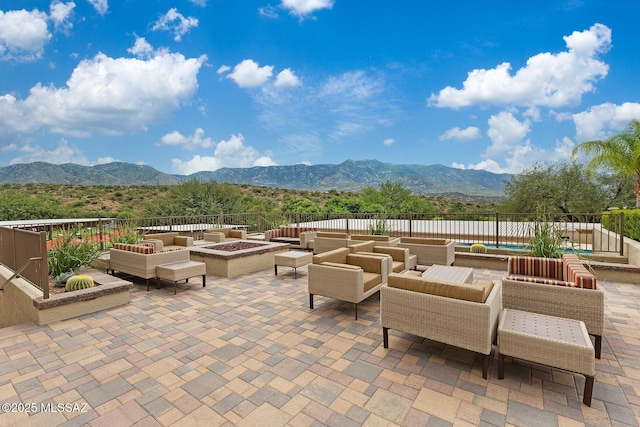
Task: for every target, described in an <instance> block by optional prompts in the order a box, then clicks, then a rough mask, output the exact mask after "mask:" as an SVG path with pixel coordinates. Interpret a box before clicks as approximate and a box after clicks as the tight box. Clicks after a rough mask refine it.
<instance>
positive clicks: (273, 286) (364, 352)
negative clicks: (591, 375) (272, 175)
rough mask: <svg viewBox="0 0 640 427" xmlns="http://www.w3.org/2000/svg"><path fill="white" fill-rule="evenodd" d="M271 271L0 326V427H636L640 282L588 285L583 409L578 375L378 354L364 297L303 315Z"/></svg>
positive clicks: (475, 359)
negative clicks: (595, 293) (597, 324)
mask: <svg viewBox="0 0 640 427" xmlns="http://www.w3.org/2000/svg"><path fill="white" fill-rule="evenodd" d="M283 270H284V271H282V272H281V273H280V274H279V275H278V276H274V275H273V271H272V270H271V269H269V270H264V271H261V272H257V273H254V274H249V275H245V276H242V277H237V278H231V279H226V278H218V277H213V276H209V277H207V287H206V288H202V287H201V282H199V281H198V280H197V279H192V280H190V285H184V284H179V285H178V294H177V295H176V296H174V295H173V288H172V286H170V284H169V283H168V282H167V283H165V286H164V287H163V288H162V289H160V290H157V289H154V288H153V287H152V289H151V291H150V292H146V286H144V284H143V283H142V282H140V283H138V284H137V285H136V286H135V287H134V289H133V290H132V292H131V303H129V304H127V305H124V306H121V307H117V308H114V309H110V310H105V311H102V312H98V313H94V314H91V315H85V316H82V317H79V318H76V319H71V320H67V321H62V322H56V323H53V324H50V325H47V326H35V325H33V324H22V325H17V326H13V327H10V328H5V329H2V330H0V402H1V403H4V404H10V405H9V408H10V409H18V407H19V405H18V404H22V405H27V407H28V408H30V409H31V410H35V413H30V414H27V413H25V412H9V413H7V412H4V413H0V425H2V426H10V425H16V426H29V425H33V426H47V427H49V426H56V425H69V426H74V425H90V426H109V427H113V426H128V425H135V426H155V425H163V426H169V425H175V426H190V425H194V426H322V425H327V426H360V425H371V426H396V425H397V426H446V425H456V426H466V425H469V426H471V425H485V426H489V425H496V426H502V425H532V426H534V425H535V426H539V425H545V426H563V427H564V426H580V425H589V426H591V425H593V426H622V425H638V420H640V286H637V285H632V284H623V283H613V282H608V281H601V282H598V286H601V287H602V289H603V290H604V292H605V335H604V339H603V349H602V359H600V360H598V359H596V369H597V375H596V383H595V388H594V394H593V402H592V407H587V406H585V405H583V404H582V402H581V395H580V394H581V393H582V389H583V385H584V377H582V376H580V375H573V374H571V373H567V372H564V371H559V370H555V369H551V368H547V367H543V366H536V365H534V366H532V365H530V364H527V363H525V362H519V361H517V360H516V361H512V360H511V359H510V358H507V364H506V366H505V374H506V375H505V379H504V380H498V378H497V361H495V360H494V361H493V362H492V364H491V369H490V373H489V379H488V380H484V379H483V378H482V372H481V370H482V368H481V358H480V357H479V356H476V355H475V354H473V353H471V352H468V351H465V350H461V349H457V348H454V347H450V346H445V345H442V344H439V343H436V342H433V341H428V340H424V339H422V338H419V337H415V336H411V335H408V334H403V333H399V332H397V331H391V334H390V338H389V341H390V343H389V344H390V346H389V349H384V348H383V346H382V330H381V328H380V323H379V300H378V296H377V295H374V296H373V297H371V298H369V299H368V300H366V301H365V302H363V303H361V304H360V305H359V315H358V320H357V321H356V320H354V311H353V305H351V304H347V303H343V302H340V301H337V300H332V299H329V298H324V297H317V298H316V304H315V307H316V308H315V309H314V310H310V309H309V307H308V294H307V268H306V267H302V268H300V269H298V278H297V279H294V275H293V272H292V271H291V274H289V271H287V269H283ZM504 274H505V273H504V272H500V271H491V270H483V269H474V277H475V278H476V279H482V278H496V279H499V278H501V277H502V276H503V275H504ZM11 404H14V405H11ZM47 404H50V405H49V406H48V407H47V406H46V405H47ZM57 404H67V406H64V405H62V406H56V405H57ZM42 405H44V408H43V406H42ZM2 408H3V409H6V408H7V405H4V406H2ZM47 408H48V409H49V411H47V412H45V411H44V409H47Z"/></svg>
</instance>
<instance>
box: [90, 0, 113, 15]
mask: <svg viewBox="0 0 640 427" xmlns="http://www.w3.org/2000/svg"><path fill="white" fill-rule="evenodd" d="M87 1H88V2H89V3H90V4H91V6H93V8H94V9H95V10H96V12H98V13H99V14H100V15H104V14H105V13H107V11H108V10H109V4H108V3H107V0H87Z"/></svg>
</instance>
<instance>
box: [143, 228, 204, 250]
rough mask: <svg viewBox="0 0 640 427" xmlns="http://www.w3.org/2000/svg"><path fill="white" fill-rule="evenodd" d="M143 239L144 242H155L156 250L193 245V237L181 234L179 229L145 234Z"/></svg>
mask: <svg viewBox="0 0 640 427" xmlns="http://www.w3.org/2000/svg"><path fill="white" fill-rule="evenodd" d="M142 239H143V240H142V243H153V246H154V250H155V251H156V252H158V251H163V250H167V249H180V248H183V247H187V246H193V237H189V236H181V235H180V233H178V232H177V231H169V232H166V233H153V234H145V235H143V236H142Z"/></svg>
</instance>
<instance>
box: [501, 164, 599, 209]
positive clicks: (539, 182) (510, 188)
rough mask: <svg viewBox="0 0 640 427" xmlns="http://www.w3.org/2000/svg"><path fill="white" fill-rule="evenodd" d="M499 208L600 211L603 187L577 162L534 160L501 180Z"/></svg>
mask: <svg viewBox="0 0 640 427" xmlns="http://www.w3.org/2000/svg"><path fill="white" fill-rule="evenodd" d="M505 196H506V198H505V201H504V202H503V204H502V210H503V211H505V212H514V213H534V212H536V211H537V210H538V209H542V210H543V211H544V212H546V213H565V214H567V213H589V212H600V211H602V210H603V209H604V208H605V207H607V199H606V196H605V192H604V190H603V186H602V185H600V184H599V183H598V182H596V181H595V180H594V179H593V178H592V177H589V176H587V174H586V173H585V170H584V167H583V165H581V164H580V163H577V162H563V163H553V164H545V163H536V164H535V165H533V166H532V167H531V168H529V169H527V170H524V171H523V172H522V173H520V174H519V175H515V176H513V177H511V179H510V180H509V181H507V182H506V183H505Z"/></svg>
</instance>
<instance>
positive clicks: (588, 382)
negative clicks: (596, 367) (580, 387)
mask: <svg viewBox="0 0 640 427" xmlns="http://www.w3.org/2000/svg"><path fill="white" fill-rule="evenodd" d="M584 378H585V382H584V392H583V394H584V396H583V397H582V403H584V404H585V405H587V406H591V396H592V395H593V382H594V377H592V376H591V375H585V376H584Z"/></svg>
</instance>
